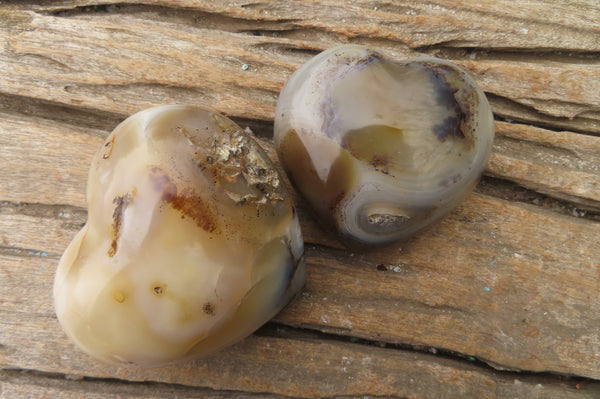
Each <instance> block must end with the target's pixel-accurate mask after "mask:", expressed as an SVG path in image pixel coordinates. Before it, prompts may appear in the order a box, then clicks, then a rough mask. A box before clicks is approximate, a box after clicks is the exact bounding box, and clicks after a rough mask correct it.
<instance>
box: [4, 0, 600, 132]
mask: <svg viewBox="0 0 600 399" xmlns="http://www.w3.org/2000/svg"><path fill="white" fill-rule="evenodd" d="M156 4H164V5H177V4H179V5H180V6H182V5H185V6H189V7H192V6H193V7H195V9H196V10H198V11H199V12H201V13H202V14H198V15H197V16H196V17H195V18H192V17H193V14H191V15H190V13H193V10H188V11H187V14H185V16H182V15H181V13H179V14H178V13H177V12H176V11H175V10H171V9H154V8H152V7H150V8H149V9H141V10H140V9H136V8H133V9H130V8H127V7H125V8H115V11H114V12H108V13H106V12H103V13H87V14H79V15H77V14H76V15H73V16H68V14H67V15H65V16H52V15H45V14H38V13H32V12H24V11H23V12H21V14H19V15H20V19H19V18H15V19H14V20H18V22H14V23H13V24H12V25H11V24H9V25H8V26H6V27H5V31H6V32H7V33H6V34H7V37H8V39H7V41H6V42H5V44H4V51H3V54H2V56H0V66H2V68H3V70H5V71H6V73H5V75H4V76H3V77H2V78H1V79H2V80H0V82H2V85H1V86H0V87H3V91H4V92H6V93H9V94H13V95H14V94H19V95H23V96H29V97H35V98H45V99H48V100H50V99H51V100H52V101H57V102H60V103H64V104H71V105H76V106H80V107H89V108H97V109H101V110H105V111H110V112H116V113H124V114H129V113H133V112H135V111H137V110H139V109H141V108H144V107H146V106H149V105H152V104H159V103H164V102H179V103H198V102H200V103H203V104H206V105H209V106H212V107H214V108H216V109H218V110H220V111H222V112H224V113H226V114H228V115H233V116H239V117H244V118H257V119H262V120H269V119H272V117H273V111H274V105H275V101H276V96H277V93H278V92H279V90H280V89H281V87H282V85H283V83H284V82H285V80H286V79H287V77H288V76H289V75H290V73H291V72H292V71H293V70H294V69H296V68H297V67H298V66H299V65H300V64H301V63H302V62H304V61H306V60H307V59H308V57H309V56H310V55H311V54H312V53H313V52H315V51H319V50H322V49H324V48H327V47H330V46H333V45H335V44H337V43H339V42H340V41H343V40H340V39H339V38H340V37H342V38H344V37H345V38H346V39H347V40H348V39H350V38H352V41H356V42H360V43H365V44H371V45H373V46H374V47H375V48H378V49H380V50H382V51H384V52H386V53H388V54H390V55H392V56H394V57H397V58H403V57H407V56H414V55H419V54H426V53H427V51H428V50H427V49H426V48H422V47H419V46H429V45H432V44H437V43H438V42H441V43H444V44H445V45H448V46H453V45H457V44H458V43H461V44H462V45H464V46H466V47H470V46H471V45H476V46H479V45H484V44H485V45H486V46H489V47H491V48H494V47H497V48H499V49H502V50H503V49H506V47H507V46H508V47H510V45H509V43H507V42H505V41H502V40H500V38H501V39H503V40H507V39H509V38H512V37H515V36H518V34H517V35H514V34H513V35H507V34H506V32H503V34H502V35H501V36H500V35H499V33H498V32H493V33H491V34H490V39H489V40H491V38H492V37H495V38H496V42H493V43H487V41H485V40H484V41H483V42H475V43H472V44H469V43H471V39H470V38H469V37H468V36H469V35H470V34H469V33H468V32H469V30H468V29H458V28H456V26H453V25H451V24H450V25H448V22H449V21H447V20H446V19H447V18H441V17H439V16H435V15H437V14H439V12H438V11H432V10H435V8H436V7H432V5H431V4H430V5H427V6H421V7H420V8H418V9H415V10H413V11H410V10H412V8H411V7H413V5H411V6H410V7H409V6H404V7H408V8H407V9H406V11H408V12H409V14H410V13H413V12H414V13H416V15H408V16H406V15H404V14H401V15H403V16H404V17H406V18H408V20H409V21H412V22H406V23H402V22H401V21H399V20H398V18H399V15H400V14H394V13H392V11H393V10H391V11H390V12H380V11H371V12H372V13H373V18H374V19H373V20H369V22H368V23H367V26H368V29H367V26H363V27H361V26H358V22H356V21H357V19H360V20H361V21H363V22H361V24H362V25H364V24H365V22H364V21H366V20H365V17H366V16H367V15H363V14H361V13H357V11H358V10H362V11H364V12H367V11H365V10H364V9H363V8H364V7H361V6H360V5H356V6H353V7H339V5H337V3H336V5H334V4H333V3H331V4H329V3H322V2H319V3H314V4H309V3H306V4H305V3H296V2H269V3H262V2H261V3H251V2H250V3H248V2H243V3H240V4H238V5H231V4H230V5H225V3H220V2H217V3H212V2H210V3H203V2H200V3H193V4H192V3H172V2H164V3H156ZM364 4H367V3H364ZM364 4H363V5H364ZM450 6H452V4H450ZM450 6H442V5H437V7H438V8H440V11H442V10H443V9H448V8H449V7H450ZM454 6H456V5H454ZM382 7H383V6H382ZM463 7H464V6H463ZM463 7H457V9H456V10H455V11H456V12H458V13H459V14H460V13H461V12H462V13H465V12H466V13H467V14H465V15H464V16H463V17H462V18H465V21H466V20H467V19H466V18H472V17H473V15H474V14H473V13H475V14H477V13H481V14H482V15H488V16H491V17H492V20H490V24H489V25H485V26H483V25H481V26H476V27H475V28H474V30H473V32H474V33H476V35H477V36H482V35H485V34H486V32H488V33H489V31H490V29H491V30H492V31H493V30H494V29H505V27H506V26H511V27H510V30H512V31H513V33H514V30H515V29H517V28H515V26H514V21H513V22H511V21H510V18H508V16H506V15H504V16H503V15H502V14H497V10H496V8H495V7H494V6H493V5H491V4H489V3H488V4H487V5H486V7H488V8H489V10H487V11H481V10H476V11H473V10H468V9H465V8H463ZM551 8H552V7H548V9H551ZM587 8H588V13H589V14H588V15H594V13H600V11H598V8H599V7H595V6H594V4H593V3H590V4H588V5H587ZM292 9H293V10H294V13H293V18H291V20H292V22H290V16H291V15H292V14H289V13H290V12H291V10H292ZM333 9H335V10H337V11H332V10H333ZM484 9H485V7H484ZM159 11H162V12H164V13H166V14H167V15H169V17H163V18H159V17H158V15H159ZM12 12H13V13H18V12H17V11H14V10H13V11H12ZM207 12H209V13H213V14H208V15H207V14H205V13H207ZM553 12H554V11H553ZM553 12H552V13H553ZM286 13H287V14H286ZM420 13H422V14H423V15H421V14H420ZM428 13H433V14H435V15H434V16H431V15H430V14H428ZM469 13H470V14H469ZM380 14H382V15H384V16H385V18H387V21H388V23H387V24H388V25H389V26H391V27H388V28H386V24H385V23H383V22H381V21H380V22H381V23H377V16H378V15H380ZM433 14H432V15H433ZM446 14H447V13H446ZM467 15H469V16H467ZM553 15H554V14H553ZM568 15H570V14H568ZM286 16H287V17H286ZM223 17H229V19H226V20H224V21H223V20H219V21H220V22H221V24H220V25H219V29H215V26H214V25H215V23H214V18H223ZM404 17H403V18H404ZM240 18H243V19H244V22H242V23H240V21H239V19H240ZM381 18H383V16H381ZM482 18H483V16H482ZM494 18H495V19H494ZM498 18H500V20H498ZM554 18H555V19H556V15H554ZM23 21H26V22H23ZM248 21H254V23H255V29H252V27H251V26H249V22H248ZM353 21H354V22H355V24H354V25H352V23H353ZM478 21H480V19H478ZM500 21H501V22H500ZM568 21H569V18H563V21H562V23H557V25H552V26H548V27H547V28H544V29H546V30H544V29H542V28H540V29H541V30H542V31H544V32H546V33H548V34H550V33H549V32H551V34H552V35H553V37H555V38H561V37H563V36H560V35H558V34H557V31H556V29H559V30H560V29H561V28H560V27H563V28H564V29H567V31H568V32H569V35H567V36H564V37H568V38H569V43H571V41H572V42H573V43H572V44H577V45H580V44H585V43H588V44H589V43H591V44H590V45H591V46H592V47H589V50H593V49H594V48H595V47H594V46H595V45H597V43H599V42H600V40H598V39H599V38H600V33H599V32H598V31H597V26H596V25H594V24H591V23H589V24H585V23H583V22H581V21H584V20H578V21H580V23H583V25H582V26H577V29H575V27H574V26H573V27H570V26H568V25H569V24H568ZM259 22H260V23H261V24H265V23H267V22H269V23H276V22H281V24H280V25H278V27H277V29H276V34H270V32H271V31H269V30H268V29H267V30H265V31H263V30H261V29H260V24H259ZM450 22H452V23H454V22H456V21H454V20H452V21H450ZM470 23H472V21H471V22H470ZM238 24H240V26H237V25H238ZM565 24H566V25H565ZM412 25H414V26H412ZM518 25H519V26H521V28H519V29H521V30H522V29H526V30H527V29H529V28H523V27H522V26H523V22H522V21H521V22H519V23H518ZM534 25H535V24H534ZM411 26H412V28H411ZM440 26H445V27H449V26H453V27H452V30H451V31H448V29H446V28H444V29H440ZM461 26H462V25H461ZM299 27H301V28H303V29H308V28H310V29H311V32H312V31H317V32H319V31H325V33H327V34H331V33H334V34H335V35H337V36H332V35H329V36H327V35H326V36H325V37H324V38H322V37H319V36H317V38H318V39H319V40H315V37H314V34H312V33H310V34H306V35H304V36H303V35H297V34H296V33H297V30H298V28H299ZM327 27H328V28H327ZM350 27H352V29H350ZM425 28H427V29H431V32H427V33H416V31H417V30H418V31H419V32H421V31H423V30H424V29H425ZM364 29H367V30H369V32H370V33H369V32H367V31H365V32H363V30H364ZM382 29H383V30H382ZM386 29H387V30H386ZM390 29H391V30H390ZM531 29H533V28H531ZM407 30H408V31H407ZM517 30H518V29H517ZM286 31H289V32H292V33H294V34H293V35H291V37H286V35H285V34H283V33H284V32H286ZM534 31H535V30H531V32H532V33H531V36H532V38H531V39H527V40H525V41H519V42H518V43H515V45H516V44H519V45H524V42H526V43H532V42H534V43H535V42H536V40H538V41H539V42H538V43H537V44H535V46H536V47H539V46H542V47H544V46H547V45H548V43H553V45H556V46H557V47H558V48H560V49H562V50H564V51H569V50H575V49H576V48H573V47H570V46H569V43H563V42H561V40H560V39H558V40H552V41H548V39H547V38H546V37H545V34H546V33H544V34H542V31H540V32H537V31H536V32H537V33H535V34H534V33H533V32H534ZM81 32H85V34H81ZM142 32H143V33H142ZM256 32H259V33H261V34H264V35H262V36H255V35H253V34H252V33H256ZM393 32H396V33H393ZM434 32H435V34H434ZM565 32H566V31H565ZM407 33H408V34H407ZM420 34H422V35H423V36H428V35H430V34H431V35H436V36H437V37H438V38H437V39H435V40H433V39H431V40H429V41H426V42H424V43H420V44H419V45H417V43H408V44H406V43H405V44H402V41H401V40H400V38H399V35H401V36H402V37H403V38H408V39H410V38H415V37H418V36H419V35H420ZM459 34H460V35H466V36H465V37H463V38H462V39H455V38H453V37H454V36H456V35H459ZM579 34H584V35H587V36H586V38H579V39H575V38H576V37H577V35H579ZM528 35H530V34H529V33H527V35H525V36H528ZM442 37H444V39H443V40H442ZM382 38H383V39H385V41H384V42H382V41H381V39H382ZM534 38H537V39H536V40H534ZM394 40H399V41H394ZM148 42H151V43H153V45H152V46H147V45H146V43H148ZM426 43H428V44H426ZM542 43H544V45H542ZM561 46H562V47H561ZM305 50H308V51H309V54H303V53H302V52H303V51H305ZM299 51H300V54H299ZM432 51H433V50H432ZM432 51H429V53H432ZM593 51H595V50H593ZM433 53H435V51H434V52H433ZM449 58H450V59H451V60H454V61H455V62H457V63H459V64H461V65H463V66H464V67H465V68H467V69H468V70H470V71H471V72H472V73H473V74H474V76H475V78H476V80H478V81H479V83H480V84H481V85H482V87H483V89H484V90H485V91H487V92H488V93H490V94H493V95H495V96H497V97H499V98H505V99H509V100H510V101H513V102H515V103H518V104H521V105H522V106H525V107H527V108H530V109H532V110H534V111H535V112H536V113H538V114H542V115H547V116H551V117H555V118H559V119H560V120H561V121H562V123H563V124H567V125H568V124H569V118H570V119H573V118H574V119H577V122H573V123H574V125H576V126H577V128H578V129H589V131H591V132H600V124H599V123H598V121H599V120H600V111H599V110H600V94H599V92H600V91H599V90H598V81H600V68H599V67H598V65H597V63H594V60H595V58H594V59H592V60H591V61H590V60H587V59H585V58H568V57H567V58H559V59H557V60H555V61H554V62H551V63H550V62H546V63H544V62H535V61H536V60H535V59H529V60H528V59H524V60H522V61H518V60H513V61H504V60H498V59H495V58H494V57H488V56H485V57H479V56H478V53H477V52H474V53H469V54H468V55H466V56H463V57H462V58H461V57H460V56H459V55H458V53H455V56H454V58H455V59H453V57H449ZM471 58H474V60H471ZM478 58H479V59H478ZM244 64H247V65H249V68H248V70H243V69H242V68H241V67H242V65H244ZM125 86H126V87H125ZM505 112H508V115H505V116H506V117H511V114H510V109H508V111H507V110H506V109H505ZM515 116H520V117H523V114H520V115H515ZM582 118H583V120H588V121H592V122H590V123H583V122H582V121H581V120H580V119H582ZM549 123H551V122H549Z"/></svg>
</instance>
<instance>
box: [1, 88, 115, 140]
mask: <svg viewBox="0 0 600 399" xmlns="http://www.w3.org/2000/svg"><path fill="white" fill-rule="evenodd" d="M0 111H2V112H10V113H12V114H16V115H27V116H28V117H31V116H35V117H39V118H44V119H50V120H53V121H57V122H63V123H67V124H70V125H73V126H80V127H81V128H82V129H81V133H82V134H90V133H91V132H94V130H97V129H101V130H106V131H107V134H108V132H110V131H111V130H112V129H114V128H115V126H117V125H118V124H119V123H121V122H122V121H123V119H124V116H123V115H118V114H114V113H111V112H105V111H101V110H98V109H90V108H85V107H75V106H68V105H66V104H63V103H56V102H51V101H47V100H41V99H37V98H32V97H24V96H16V95H12V94H7V93H0ZM104 137H105V136H102V138H104Z"/></svg>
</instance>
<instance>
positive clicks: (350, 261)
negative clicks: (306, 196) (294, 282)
mask: <svg viewBox="0 0 600 399" xmlns="http://www.w3.org/2000/svg"><path fill="white" fill-rule="evenodd" d="M599 20H600V5H599V4H598V3H597V2H596V1H593V0H590V1H585V0H567V1H562V2H560V3H557V2H553V1H543V0H536V1H531V2H514V1H508V0H500V1H492V0H482V1H478V2H475V3H474V2H470V1H460V0H433V1H428V2H412V1H396V2H383V1H373V0H359V1H354V2H344V3H341V2H338V1H333V0H320V1H316V0H307V1H292V0H281V1H254V0H233V1H228V2H220V1H218V2H215V1H208V0H199V1H191V0H162V1H150V0H141V1H140V0H133V1H128V2H127V3H122V2H119V1H115V0H96V1H92V0H84V1H72V0H60V1H54V2H48V3H46V2H44V3H42V2H39V3H37V2H34V1H19V2H17V1H15V2H2V4H0V69H1V70H2V74H0V160H1V161H2V162H0V397H3V398H4V397H58V398H75V397H77V398H79V397H84V398H96V397H109V398H112V397H114V398H139V397H175V396H177V397H183V398H188V397H189V398H192V397H215V398H217V397H222V398H229V397H240V396H241V397H243V395H246V396H247V397H255V396H258V397H274V398H275V397H282V396H293V397H324V396H327V397H353V396H364V395H367V396H390V397H411V398H438V397H448V398H462V397H482V398H495V397H507V398H509V397H510V398H513V397H544V398H546V397H549V398H554V397H556V398H595V397H599V396H600V382H598V381H597V380H599V379H600V335H599V332H600V314H599V313H598V309H600V262H599V260H600V245H598V244H599V239H598V237H600V223H599V221H600V195H599V192H600V167H599V165H600V156H599V155H598V154H599V150H600V137H599V134H600V27H599V25H598V21H599ZM340 43H361V44H366V45H369V46H372V47H373V48H376V49H377V50H379V51H381V52H383V53H385V54H387V55H388V56H390V57H393V58H397V59H402V58H406V57H412V56H418V55H433V56H439V57H442V58H445V59H448V60H451V61H453V62H455V63H457V64H459V65H461V66H463V67H464V68H465V69H467V70H468V71H469V72H471V73H472V74H473V76H474V78H475V79H476V80H477V81H478V83H479V84H480V85H481V86H482V88H483V89H484V91H485V92H486V93H487V95H488V97H489V99H490V102H491V104H492V107H493V110H494V113H495V115H496V116H497V117H498V120H497V121H496V132H497V134H496V139H495V142H494V149H493V154H492V157H491V158H490V161H489V163H488V165H487V167H486V171H485V174H486V175H487V176H488V177H489V178H486V180H484V182H483V184H482V186H480V188H479V189H478V190H477V191H478V192H476V193H474V194H472V195H471V196H469V197H468V198H467V199H466V201H465V202H464V203H463V204H462V205H461V206H460V207H459V208H458V209H457V210H456V211H454V212H453V213H452V214H451V215H449V216H448V217H447V218H445V219H444V220H442V221H441V222H440V223H438V224H436V225H435V226H433V227H432V228H430V229H428V230H427V231H426V232H424V233H422V234H419V235H418V236H416V237H414V238H412V239H410V240H408V241H405V242H402V243H399V244H395V245H392V246H389V247H386V248H379V249H377V250H371V251H367V250H364V249H359V248H353V247H351V246H347V245H345V244H344V243H342V242H340V241H338V240H337V239H336V238H335V237H334V236H333V235H332V234H330V232H327V231H324V230H323V229H322V228H321V226H320V225H319V223H318V221H316V220H315V219H314V218H313V215H312V213H311V211H310V210H309V209H308V207H307V205H306V203H305V201H304V200H303V199H302V198H301V197H300V196H298V195H297V194H296V193H295V192H294V201H295V203H296V204H297V207H298V213H299V215H300V218H301V225H302V230H303V233H304V237H305V241H306V242H307V272H308V281H307V285H306V287H305V289H304V290H303V292H302V294H301V295H300V296H299V297H298V298H297V299H296V300H295V301H294V302H293V303H292V304H291V305H290V306H288V307H287V308H286V309H285V310H284V311H283V312H282V313H280V314H279V315H278V316H277V317H276V318H275V319H274V320H273V322H271V323H269V325H267V326H266V327H265V328H263V329H261V330H260V331H259V332H258V333H257V334H255V335H253V336H251V337H249V338H248V339H246V340H244V341H243V342H241V343H240V344H238V345H236V346H234V347H232V348H230V349H228V350H226V351H225V352H222V353H219V354H216V355H214V356H211V357H208V358H206V359H202V360H198V361H196V362H192V363H188V364H183V365H178V366H172V367H166V368H161V369H154V370H138V369H124V368H117V367H111V366H106V365H103V364H100V363H98V362H96V361H94V360H93V359H91V358H89V357H87V356H86V355H84V354H83V353H81V352H80V351H79V350H77V349H76V348H75V347H74V346H73V345H72V344H71V343H70V342H69V341H68V339H67V338H66V336H65V335H64V333H63V332H62V331H61V330H60V327H59V325H58V323H57V321H56V318H55V316H54V311H53V307H52V298H51V292H52V280H53V273H54V271H55V268H56V265H57V263H58V259H59V257H60V254H61V253H62V251H63V250H64V248H65V247H66V245H67V244H68V242H69V241H70V239H71V238H72V237H73V235H74V234H75V232H76V231H77V230H78V229H79V228H81V226H82V225H83V223H85V220H86V218H87V212H86V199H85V184H86V178H87V173H88V167H89V164H90V160H91V157H92V155H93V154H94V153H95V151H96V150H97V148H99V146H100V145H101V144H102V142H103V139H104V137H106V135H107V134H108V133H109V131H110V130H111V129H112V128H114V126H115V125H116V124H117V123H118V122H119V121H120V120H122V119H124V118H125V117H126V116H127V115H129V114H131V113H133V112H136V111H138V110H140V109H143V108H146V107H148V106H152V105H159V104H167V103H184V104H202V105H205V106H210V107H213V108H215V109H217V110H219V111H221V112H223V113H225V114H227V115H228V116H230V117H233V118H234V119H236V120H238V121H240V122H241V123H242V126H243V127H244V126H251V127H252V128H253V129H254V130H255V132H256V134H257V135H258V136H260V137H259V138H258V139H259V141H260V143H261V145H262V146H263V147H265V148H266V149H267V151H269V153H270V156H271V157H272V158H273V160H274V161H275V162H276V163H277V159H276V155H275V152H274V151H273V145H272V140H271V138H270V136H271V134H272V131H271V126H272V119H273V112H274V107H275V104H276V101H277V95H278V93H279V90H280V89H281V87H282V86H283V84H284V83H285V81H286V79H287V78H288V77H289V75H290V74H291V73H292V72H293V71H294V70H295V69H296V68H298V67H299V66H300V65H301V64H302V63H303V62H305V61H306V60H308V59H309V58H310V57H311V56H312V55H314V54H316V53H317V52H319V51H321V50H323V49H325V48H328V47H331V46H334V45H336V44H340ZM244 64H245V65H248V68H247V69H246V68H242V66H243V65H244ZM286 183H287V184H288V186H289V182H287V181H286ZM290 188H291V189H292V191H293V187H291V186H290ZM517 191H518V192H517ZM556 204H560V206H555V205H556ZM564 209H568V210H569V211H568V213H567V214H561V212H563V210H564ZM582 215H585V217H583V218H582V217H576V216H582ZM20 370H26V372H22V371H20ZM65 376H67V377H69V378H68V379H65V378H64V377H65ZM77 376H80V377H88V378H91V379H92V380H87V379H83V380H81V379H77V378H79V377H77ZM73 378H76V379H73ZM44 395H45V396H44Z"/></svg>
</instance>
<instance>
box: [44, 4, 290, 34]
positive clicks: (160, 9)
mask: <svg viewBox="0 0 600 399" xmlns="http://www.w3.org/2000/svg"><path fill="white" fill-rule="evenodd" d="M46 14H48V15H53V16H57V17H65V18H73V17H78V16H82V15H83V16H92V17H93V16H98V17H101V18H105V17H106V16H107V15H109V14H114V15H133V16H136V17H139V18H142V19H147V20H150V21H156V16H157V15H160V18H161V21H164V22H170V23H175V24H179V25H189V26H193V27H195V28H204V29H216V30H223V31H226V32H237V33H246V34H251V35H252V34H254V33H255V32H262V33H264V34H265V36H269V32H273V33H274V32H279V31H287V30H289V29H293V28H295V25H294V24H293V23H294V22H295V21H296V20H295V19H293V18H287V19H278V20H277V21H265V20H255V19H244V18H236V17H232V16H228V15H226V14H220V13H211V12H206V11H203V10H202V9H195V8H186V7H179V8H176V7H168V6H164V5H155V4H134V3H128V2H115V3H113V4H102V5H84V6H74V7H71V8H64V9H59V10H49V11H47V12H46Z"/></svg>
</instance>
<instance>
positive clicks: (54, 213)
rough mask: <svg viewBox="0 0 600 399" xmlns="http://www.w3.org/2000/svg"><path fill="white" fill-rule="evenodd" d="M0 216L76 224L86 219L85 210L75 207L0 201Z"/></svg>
mask: <svg viewBox="0 0 600 399" xmlns="http://www.w3.org/2000/svg"><path fill="white" fill-rule="evenodd" d="M0 214H20V215H26V216H35V217H42V218H52V219H63V220H67V219H71V220H76V221H77V222H81V221H85V220H86V218H87V210H86V209H85V208H81V207H77V206H72V205H61V204H41V203H29V202H20V203H14V202H10V201H0Z"/></svg>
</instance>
